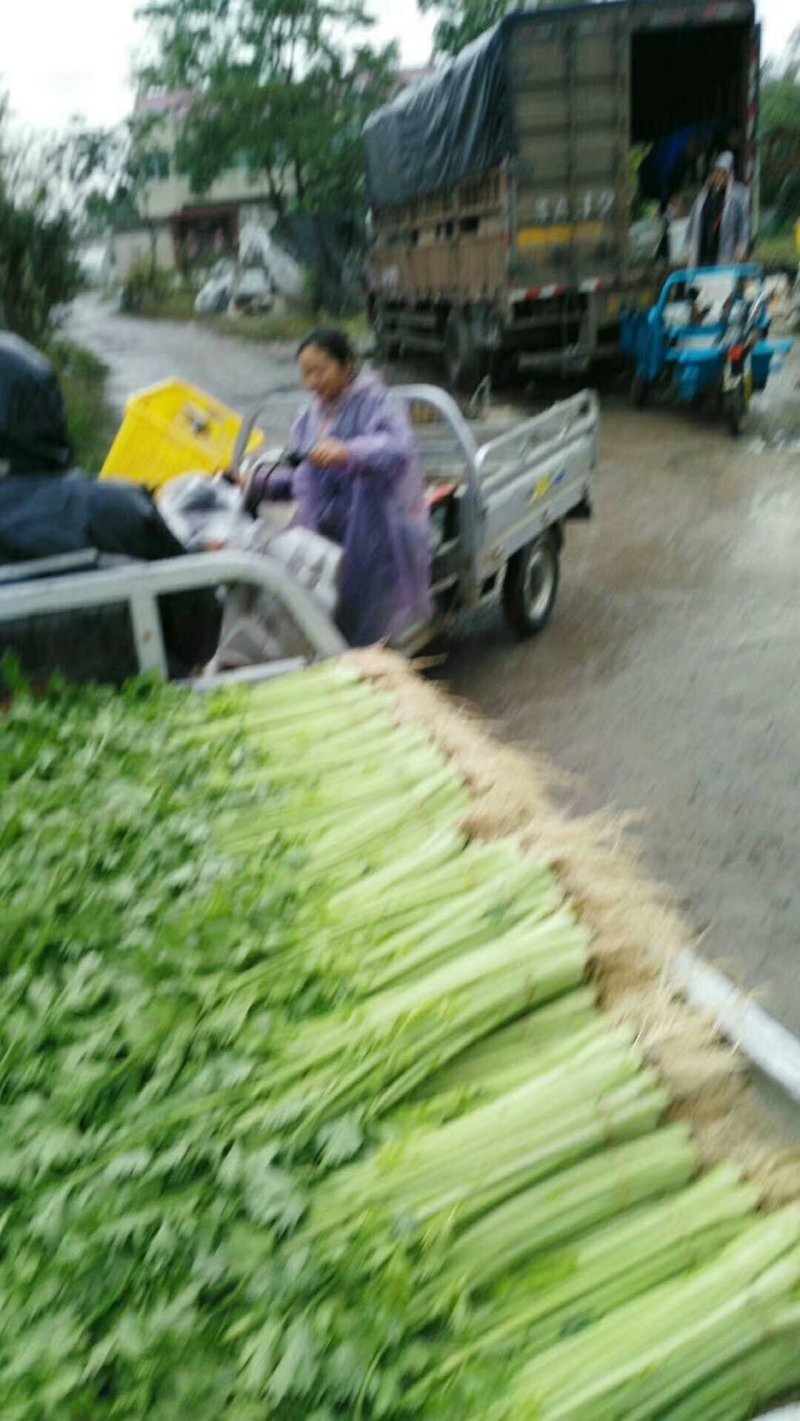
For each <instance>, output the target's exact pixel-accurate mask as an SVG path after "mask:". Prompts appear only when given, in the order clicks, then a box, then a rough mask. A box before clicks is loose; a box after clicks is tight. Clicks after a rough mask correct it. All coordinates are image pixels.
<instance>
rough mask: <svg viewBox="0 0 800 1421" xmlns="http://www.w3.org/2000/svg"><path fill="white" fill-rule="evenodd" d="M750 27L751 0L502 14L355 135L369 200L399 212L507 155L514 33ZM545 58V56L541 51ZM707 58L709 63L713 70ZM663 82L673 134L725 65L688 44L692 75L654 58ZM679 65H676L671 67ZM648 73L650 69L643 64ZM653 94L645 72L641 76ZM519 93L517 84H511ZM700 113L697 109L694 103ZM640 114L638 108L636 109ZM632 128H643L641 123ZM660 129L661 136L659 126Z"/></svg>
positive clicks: (641, 2)
mask: <svg viewBox="0 0 800 1421" xmlns="http://www.w3.org/2000/svg"><path fill="white" fill-rule="evenodd" d="M754 22H755V6H754V4H753V3H752V0H604V3H595V4H588V5H569V6H562V7H559V8H554V9H547V10H541V11H536V10H519V11H515V12H514V13H512V14H510V15H507V16H506V17H505V19H503V20H501V21H500V23H499V24H498V25H496V26H495V28H494V29H492V30H489V31H487V33H486V34H485V35H482V36H481V37H480V38H479V39H477V40H475V42H474V43H473V44H471V45H469V46H468V48H466V49H465V50H463V51H462V53H461V54H459V55H458V56H457V57H456V58H455V59H454V60H452V61H451V62H450V63H449V64H446V65H444V66H443V67H442V68H441V69H440V70H439V71H438V73H436V74H434V75H433V76H432V77H430V78H427V79H424V80H423V81H422V82H421V83H419V84H415V85H413V86H412V87H410V88H408V89H405V90H404V91H403V92H402V93H401V94H400V95H399V96H398V97H397V98H396V99H394V100H393V102H392V103H390V104H386V105H385V106H384V107H383V108H381V109H378V110H377V111H376V113H374V114H373V115H372V116H371V117H370V119H369V120H368V122H367V124H366V126H365V129H364V147H365V159H366V169H367V186H368V193H369V199H370V202H371V204H372V206H373V208H375V209H377V210H380V209H385V208H391V207H399V206H402V205H403V204H405V203H408V202H412V201H413V200H415V199H417V198H422V197H426V196H429V195H431V194H433V193H436V192H441V191H442V190H443V189H445V188H448V187H451V186H453V185H454V184H456V183H459V182H462V181H463V180H464V179H466V178H471V177H477V176H479V175H481V174H483V173H486V172H489V171H490V170H491V169H493V168H497V167H499V166H500V164H501V163H503V161H504V160H505V159H507V158H509V157H510V156H512V155H513V154H514V153H515V151H516V131H515V129H516V121H515V105H514V89H515V79H514V74H513V67H514V63H515V58H514V56H515V51H516V49H517V48H518V47H519V46H518V45H515V43H514V40H515V38H516V36H517V32H518V30H519V27H520V26H526V27H528V28H530V29H531V30H532V31H535V33H536V34H537V36H539V35H540V36H541V37H542V38H543V39H544V38H545V37H546V36H547V35H552V36H553V37H556V36H557V35H558V33H559V32H563V34H564V37H565V39H566V37H567V36H568V35H569V34H575V33H576V32H577V33H579V34H580V35H592V34H595V33H597V34H600V33H614V32H619V30H620V29H622V30H624V31H627V32H628V33H630V34H640V33H642V34H643V33H645V32H647V31H653V32H657V31H661V32H665V33H666V32H671V34H672V35H673V36H677V35H678V34H679V33H680V32H681V31H683V32H687V31H692V30H694V31H696V30H697V29H698V28H700V27H707V28H708V29H709V30H711V29H712V28H713V29H714V30H717V31H718V27H719V26H721V25H727V26H729V27H730V26H737V27H747V28H750V27H752V26H753V24H754ZM543 53H544V50H543ZM715 54H716V62H715ZM663 59H664V63H663V65H662V64H661V63H659V64H658V66H657V69H658V71H662V70H663V78H664V80H665V83H668V84H669V87H670V91H671V94H672V98H671V99H670V102H669V104H668V105H667V104H666V103H665V102H663V101H662V100H661V99H659V101H658V103H657V105H656V107H657V109H658V112H659V114H660V113H664V114H665V115H666V112H667V108H669V109H670V110H674V126H675V127H679V126H680V124H681V123H685V122H689V121H691V120H694V119H700V118H704V117H711V116H712V115H710V114H708V115H707V114H705V113H704V112H700V111H699V110H698V112H694V108H696V107H697V105H698V102H699V101H701V100H702V98H703V93H705V95H706V97H707V99H708V102H709V103H711V102H712V94H713V89H714V85H715V83H716V82H717V80H718V69H719V64H720V63H722V64H723V67H724V66H725V63H726V61H725V58H724V55H722V54H720V51H719V49H718V48H717V49H715V50H713V51H712V50H711V49H707V50H706V51H705V53H704V54H701V53H700V51H699V50H698V49H697V47H696V46H695V54H694V62H693V63H692V64H691V68H692V71H694V70H695V69H696V70H697V73H696V74H695V73H694V72H692V73H691V74H688V75H687V73H686V72H685V71H684V72H681V69H680V67H678V68H677V70H676V68H675V60H676V56H673V55H670V56H667V55H666V53H665V54H664V55H663ZM678 64H680V61H678ZM648 68H649V66H648ZM534 70H535V65H531V70H530V73H529V74H528V76H527V79H528V81H529V82H530V84H531V85H535V84H536V82H537V81H541V82H542V83H544V84H546V82H547V81H548V79H549V77H550V76H549V75H548V73H546V72H541V73H539V72H534ZM645 81H646V85H647V87H649V88H650V89H651V90H652V87H653V84H652V74H651V73H648V74H647V75H646V76H644V79H643V82H645ZM516 86H517V88H518V87H519V76H518V75H517V76H516ZM682 90H683V91H684V92H685V93H686V94H687V95H688V98H687V102H691V104H692V105H693V110H692V112H691V113H688V111H687V113H686V114H683V113H682V112H680V110H681V101H680V96H681V91H682ZM701 106H702V105H701ZM640 107H642V105H641V104H640ZM640 127H643V129H644V128H651V127H653V124H652V123H647V122H645V123H644V124H643V125H642V124H640ZM664 131H668V128H665V129H664ZM656 136H658V135H657V134H656V133H655V132H653V133H649V132H647V133H645V132H644V131H642V132H641V133H640V134H639V135H638V138H639V140H640V141H650V140H652V139H654V138H655V137H656Z"/></svg>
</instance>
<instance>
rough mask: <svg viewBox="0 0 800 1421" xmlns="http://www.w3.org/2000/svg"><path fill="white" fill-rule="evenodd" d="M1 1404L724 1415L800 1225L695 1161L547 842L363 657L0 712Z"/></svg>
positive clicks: (202, 1410)
mask: <svg viewBox="0 0 800 1421" xmlns="http://www.w3.org/2000/svg"><path fill="white" fill-rule="evenodd" d="M0 735H1V736H2V755H0V789H2V794H3V806H4V813H3V816H2V823H0V902H2V916H1V917H0V953H2V971H3V989H2V992H0V1137H1V1138H2V1148H0V1195H1V1196H2V1215H1V1216H0V1395H1V1396H2V1406H0V1411H1V1412H2V1416H3V1421H37V1419H38V1418H45V1417H58V1418H64V1421H85V1419H86V1418H89V1417H99V1416H108V1417H125V1418H142V1417H159V1418H164V1421H175V1418H178V1417H192V1418H195V1417H197V1418H199V1417H206V1416H213V1415H215V1414H218V1415H221V1416H224V1417H226V1418H230V1421H256V1418H262V1417H264V1416H268V1415H272V1416H279V1417H281V1418H286V1421H301V1418H303V1421H312V1418H313V1421H333V1418H336V1417H342V1418H359V1417H361V1418H365V1421H366V1418H378V1417H398V1418H400V1417H417V1416H418V1417H430V1418H445V1417H447V1418H453V1421H456V1418H458V1421H466V1418H475V1421H506V1418H526V1421H527V1418H533V1417H536V1418H541V1421H556V1418H570V1419H571V1421H572V1418H574V1419H575V1421H578V1418H586V1421H600V1418H611V1417H614V1418H626V1421H627V1419H628V1418H629V1421H634V1418H636V1421H644V1418H651V1417H652V1418H667V1417H670V1418H675V1421H677V1419H678V1418H680V1421H689V1419H690V1418H697V1421H715V1418H719V1421H736V1418H740V1417H741V1418H746V1417H750V1416H754V1415H755V1414H756V1413H757V1411H758V1409H759V1407H760V1406H761V1405H762V1404H764V1403H766V1402H767V1401H769V1400H770V1399H772V1398H775V1397H778V1396H780V1395H782V1394H785V1393H788V1392H789V1391H791V1389H792V1388H793V1387H796V1386H798V1385H800V1212H799V1211H798V1210H797V1209H795V1208H785V1209H783V1210H780V1211H777V1212H774V1213H772V1214H766V1215H765V1214H762V1213H760V1212H759V1211H758V1201H757V1198H756V1195H755V1192H754V1190H753V1188H752V1187H751V1186H750V1185H749V1184H748V1183H747V1182H745V1181H743V1180H742V1179H740V1178H739V1176H738V1174H737V1171H736V1170H735V1169H734V1168H733V1166H721V1167H719V1168H717V1169H716V1170H714V1171H711V1172H707V1173H703V1172H701V1171H700V1168H699V1163H698V1158H697V1153H696V1150H695V1147H694V1145H693V1142H692V1140H691V1138H690V1135H689V1132H688V1130H687V1128H686V1127H685V1126H683V1125H682V1124H679V1123H664V1116H665V1109H666V1106H667V1099H666V1095H665V1092H664V1089H663V1087H662V1085H661V1084H660V1082H659V1080H658V1078H657V1077H656V1075H655V1074H654V1072H653V1071H652V1070H651V1069H650V1068H649V1067H648V1066H647V1065H646V1064H645V1062H644V1061H643V1059H642V1056H641V1053H640V1051H639V1050H638V1049H637V1046H636V1044H635V1042H634V1041H633V1039H632V1038H631V1037H630V1036H628V1035H626V1034H625V1033H623V1032H621V1031H618V1030H612V1029H611V1028H610V1027H609V1025H608V1024H607V1022H606V1021H605V1019H604V1017H603V1016H602V1014H601V1013H600V1012H599V1011H598V1010H597V1008H596V1006H595V1004H594V998H593V993H592V990H591V986H590V985H589V980H588V973H587V960H588V942H587V935H586V932H585V930H584V929H583V927H582V926H581V925H580V923H579V922H578V921H577V918H576V915H575V913H574V911H573V909H572V908H571V907H570V905H569V904H568V903H567V902H565V901H564V896H563V894H562V892H561V891H560V889H559V886H558V882H557V880H556V878H555V877H554V875H553V874H552V873H551V871H550V870H549V869H548V868H547V866H545V865H542V864H537V863H532V862H531V861H530V860H529V859H527V858H525V857H524V856H523V855H522V854H521V852H520V850H519V848H518V846H517V845H516V844H515V843H514V842H513V841H510V840H506V841H498V842H493V843H479V842H468V840H467V838H466V836H465V834H464V832H463V830H462V829H461V827H460V825H461V823H462V821H463V819H464V816H465V811H466V810H467V808H468V803H469V800H468V794H467V791H466V789H465V788H464V786H463V785H462V784H461V783H460V781H459V779H458V778H457V776H456V775H455V773H454V772H453V770H452V768H451V767H450V766H449V765H448V763H447V762H446V760H445V758H444V757H443V755H442V754H441V753H440V752H439V751H438V750H437V749H436V748H435V747H434V746H433V745H432V744H431V741H430V739H429V738H428V736H427V735H426V733H425V730H424V728H419V729H412V728H408V727H404V728H400V727H398V726H397V725H396V724H394V722H393V719H392V716H391V713H390V709H389V708H388V707H387V705H386V703H385V702H384V700H383V699H382V698H381V696H380V695H379V694H378V693H377V692H376V691H375V690H373V689H371V688H370V687H369V686H367V685H366V684H364V683H362V682H361V681H360V680H359V679H358V678H357V677H356V676H355V674H354V673H353V672H352V671H349V670H345V669H343V668H341V667H336V666H326V667H323V668H318V669H315V670H313V671H310V672H307V673H304V674H303V675H300V676H293V677H291V678H287V679H286V680H283V681H280V682H274V683H271V684H268V685H266V686H264V687H262V688H256V689H242V690H240V691H237V692H226V693H222V694H219V695H216V696H214V697H211V698H209V697H195V696H190V695H188V694H186V693H182V692H180V691H177V690H174V689H170V688H164V687H155V686H151V685H146V684H145V685H134V686H132V687H130V688H129V689H128V690H127V691H126V692H125V693H124V694H123V695H122V696H120V695H115V694H112V693H107V692H103V691H98V690H82V691H68V690H66V689H64V688H61V689H58V688H56V689H54V690H53V692H52V693H51V694H50V695H49V696H48V697H46V698H45V699H41V700H35V699H32V698H30V697H28V696H27V695H25V694H21V695H19V696H18V697H17V698H16V699H15V700H14V701H13V703H12V705H11V706H10V708H8V709H7V711H5V712H4V713H3V715H2V721H1V722H0Z"/></svg>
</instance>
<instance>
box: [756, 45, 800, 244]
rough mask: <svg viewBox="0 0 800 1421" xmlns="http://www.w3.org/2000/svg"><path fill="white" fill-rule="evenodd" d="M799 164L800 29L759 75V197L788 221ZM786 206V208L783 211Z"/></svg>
mask: <svg viewBox="0 0 800 1421" xmlns="http://www.w3.org/2000/svg"><path fill="white" fill-rule="evenodd" d="M799 167H800V30H796V31H795V33H794V35H793V37H792V39H791V42H790V44H789V49H788V51H787V53H786V55H785V56H784V58H783V59H782V60H778V61H771V62H769V63H767V64H766V65H765V66H764V71H763V73H762V76H761V196H762V200H763V201H764V203H765V204H766V205H767V206H773V205H777V206H778V207H779V209H781V211H780V215H781V216H782V217H784V218H785V219H786V220H789V219H790V218H791V217H792V216H793V215H794V216H796V215H797V212H798V206H797V201H798V185H797V172H798V168H799ZM784 209H785V210H784Z"/></svg>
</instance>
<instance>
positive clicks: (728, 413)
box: [725, 382, 747, 439]
mask: <svg viewBox="0 0 800 1421" xmlns="http://www.w3.org/2000/svg"><path fill="white" fill-rule="evenodd" d="M746 414H747V398H746V396H745V393H744V384H743V383H741V382H740V383H739V384H738V385H737V386H736V387H735V389H733V390H729V391H728V393H727V395H726V396H725V418H726V419H727V421H728V428H729V430H730V432H731V434H732V435H733V437H734V439H738V437H739V435H740V434H741V432H742V425H743V424H744V421H745V415H746Z"/></svg>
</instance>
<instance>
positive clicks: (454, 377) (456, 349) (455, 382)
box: [444, 311, 480, 392]
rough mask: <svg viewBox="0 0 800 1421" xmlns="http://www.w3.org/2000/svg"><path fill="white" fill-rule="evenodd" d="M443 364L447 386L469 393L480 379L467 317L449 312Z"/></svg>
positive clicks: (445, 332)
mask: <svg viewBox="0 0 800 1421" xmlns="http://www.w3.org/2000/svg"><path fill="white" fill-rule="evenodd" d="M444 364H445V370H446V372H447V380H448V384H450V385H452V387H453V389H454V390H462V391H469V392H471V391H472V390H474V388H475V386H476V385H477V383H478V380H479V378H480V362H479V360H478V353H477V351H476V349H475V341H474V339H473V335H472V327H471V325H470V320H469V316H468V315H464V314H462V313H461V312H460V311H451V312H450V315H449V316H448V318H447V325H446V326H445V328H444Z"/></svg>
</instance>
